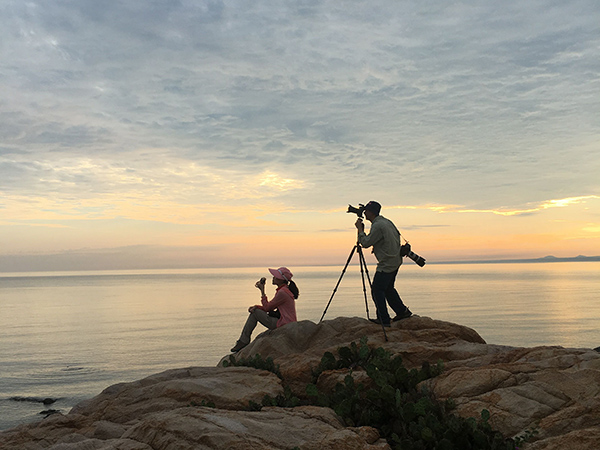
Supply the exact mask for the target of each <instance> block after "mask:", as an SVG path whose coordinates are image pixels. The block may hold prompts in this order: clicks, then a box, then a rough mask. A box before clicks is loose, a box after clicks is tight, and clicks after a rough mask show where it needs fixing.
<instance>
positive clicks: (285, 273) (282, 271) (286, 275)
mask: <svg viewBox="0 0 600 450" xmlns="http://www.w3.org/2000/svg"><path fill="white" fill-rule="evenodd" d="M269 272H271V275H273V276H274V277H275V278H279V279H280V280H284V281H291V280H292V277H293V276H294V275H293V274H292V272H290V269H288V268H287V267H280V268H279V269H269Z"/></svg>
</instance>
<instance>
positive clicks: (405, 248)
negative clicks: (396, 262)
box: [346, 203, 425, 267]
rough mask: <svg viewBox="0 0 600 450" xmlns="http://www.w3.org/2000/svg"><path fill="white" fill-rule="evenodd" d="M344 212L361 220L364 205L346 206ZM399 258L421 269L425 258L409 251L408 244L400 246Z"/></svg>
mask: <svg viewBox="0 0 600 450" xmlns="http://www.w3.org/2000/svg"><path fill="white" fill-rule="evenodd" d="M346 212H347V213H352V214H356V215H357V216H358V217H360V218H361V219H362V217H363V213H364V212H365V205H363V204H362V203H359V204H358V208H357V207H355V206H352V205H348V211H346ZM400 256H403V257H404V256H408V257H409V258H410V259H412V260H413V261H414V262H415V264H416V265H417V266H419V267H423V266H424V265H425V258H423V257H422V256H419V255H417V254H416V253H414V252H413V251H412V250H411V249H410V244H409V243H408V242H407V243H406V244H404V245H402V246H400Z"/></svg>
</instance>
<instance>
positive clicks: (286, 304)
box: [259, 285, 298, 328]
mask: <svg viewBox="0 0 600 450" xmlns="http://www.w3.org/2000/svg"><path fill="white" fill-rule="evenodd" d="M260 301H261V303H262V306H259V308H260V309H262V310H264V311H273V310H274V309H278V310H279V312H280V313H281V317H280V318H279V320H278V321H277V328H279V327H280V326H282V325H285V324H286V323H290V322H296V321H297V320H298V319H296V300H295V299H294V294H292V292H291V291H290V290H289V288H288V287H287V286H285V285H283V286H281V287H278V288H277V291H275V297H273V300H271V301H268V300H267V296H266V295H263V296H262V298H261V299H260Z"/></svg>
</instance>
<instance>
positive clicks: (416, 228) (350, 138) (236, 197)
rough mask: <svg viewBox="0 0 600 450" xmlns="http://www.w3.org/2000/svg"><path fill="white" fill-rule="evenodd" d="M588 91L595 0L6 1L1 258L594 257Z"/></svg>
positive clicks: (594, 175) (594, 141) (226, 261)
mask: <svg viewBox="0 0 600 450" xmlns="http://www.w3.org/2000/svg"><path fill="white" fill-rule="evenodd" d="M599 94H600V3H598V1H597V0H571V1H568V2H564V1H554V0H528V1H522V0H519V1H513V0H507V1H502V2H491V1H456V2H448V1H441V0H440V1H438V0H428V1H422V0H419V1H417V0H407V1H402V2H398V1H396V0H371V1H369V2H357V1H340V0H337V1H310V0H306V1H304V0H294V1H264V0H256V1H252V2H248V1H241V0H240V1H218V0H214V1H201V0H195V1H191V0H189V1H188V0H179V1H178V0H169V1H157V0H147V1H131V0H118V1H117V0H102V1H98V0H61V1H58V0H44V1H34V0H32V1H23V0H0V272H17V271H47V270H88V269H89V270H97V269H137V268H139V269H144V268H184V267H188V268H192V267H241V266H249V265H251V266H262V265H266V266H269V267H273V266H280V265H286V266H290V267H293V266H298V265H314V264H340V265H343V264H344V263H345V261H346V258H347V256H348V254H349V252H350V250H351V249H352V248H353V246H354V244H355V242H356V229H355V227H354V222H355V220H356V215H353V214H347V213H346V210H347V206H348V204H352V205H354V206H358V204H359V203H367V202H368V201H370V200H376V201H378V202H379V203H381V204H382V211H381V214H382V215H383V216H385V217H388V218H389V219H391V220H393V221H394V223H395V224H396V225H397V227H398V228H399V229H400V231H401V232H402V235H403V236H404V237H405V238H406V239H408V240H409V241H410V243H411V245H412V249H413V251H415V252H416V253H418V254H420V255H422V256H424V257H425V258H426V259H427V260H428V261H430V262H443V261H464V260H482V259H490V258H492V259H509V258H532V257H534V258H535V257H543V256H546V255H554V256H558V257H568V256H576V255H579V254H583V255H588V256H592V255H600V175H599V174H600V95H599ZM367 229H368V226H367ZM368 258H369V262H372V261H373V257H372V255H370V254H369V255H368Z"/></svg>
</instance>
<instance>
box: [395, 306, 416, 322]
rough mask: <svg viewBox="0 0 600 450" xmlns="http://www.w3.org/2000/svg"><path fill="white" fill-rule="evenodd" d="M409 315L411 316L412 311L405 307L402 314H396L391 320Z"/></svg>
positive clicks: (405, 317)
mask: <svg viewBox="0 0 600 450" xmlns="http://www.w3.org/2000/svg"><path fill="white" fill-rule="evenodd" d="M410 316H412V313H411V312H410V309H408V308H406V309H405V310H404V312H403V313H402V314H398V315H397V316H396V317H394V318H393V319H392V322H397V321H399V320H402V319H407V318H408V317H410Z"/></svg>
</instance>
